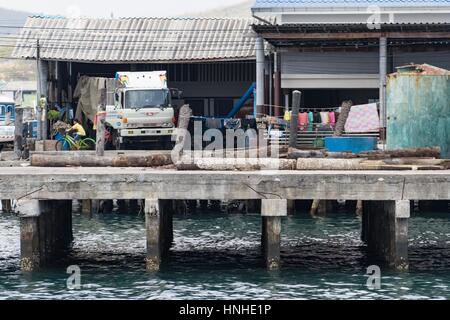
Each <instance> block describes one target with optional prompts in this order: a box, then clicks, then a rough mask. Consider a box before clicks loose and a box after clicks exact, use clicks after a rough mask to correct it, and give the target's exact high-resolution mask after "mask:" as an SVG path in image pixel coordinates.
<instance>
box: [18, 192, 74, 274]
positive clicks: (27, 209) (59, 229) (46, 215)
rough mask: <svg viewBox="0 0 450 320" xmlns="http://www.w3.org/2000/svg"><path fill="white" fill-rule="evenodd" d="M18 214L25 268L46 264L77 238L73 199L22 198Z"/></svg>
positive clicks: (38, 267)
mask: <svg viewBox="0 0 450 320" xmlns="http://www.w3.org/2000/svg"><path fill="white" fill-rule="evenodd" d="M18 213H19V216H20V221H21V227H20V242H21V268H22V271H24V272H33V271H36V270H39V269H41V268H44V267H46V266H47V265H49V264H51V263H52V262H53V261H54V259H56V258H58V257H59V256H61V255H62V254H63V253H64V252H65V250H66V249H67V248H68V246H69V245H70V243H71V242H72V241H73V233H72V202H71V201H68V200H64V201H39V200H21V201H19V204H18Z"/></svg>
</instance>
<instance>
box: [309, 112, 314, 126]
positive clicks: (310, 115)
mask: <svg viewBox="0 0 450 320" xmlns="http://www.w3.org/2000/svg"><path fill="white" fill-rule="evenodd" d="M313 123H314V113H312V112H308V124H313Z"/></svg>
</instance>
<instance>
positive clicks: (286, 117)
mask: <svg viewBox="0 0 450 320" xmlns="http://www.w3.org/2000/svg"><path fill="white" fill-rule="evenodd" d="M291 118H292V111H286V112H285V113H284V121H288V122H289V121H291Z"/></svg>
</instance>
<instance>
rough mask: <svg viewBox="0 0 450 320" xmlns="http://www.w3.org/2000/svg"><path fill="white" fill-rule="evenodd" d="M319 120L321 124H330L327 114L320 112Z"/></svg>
mask: <svg viewBox="0 0 450 320" xmlns="http://www.w3.org/2000/svg"><path fill="white" fill-rule="evenodd" d="M320 118H321V123H322V124H330V114H329V113H328V112H321V113H320Z"/></svg>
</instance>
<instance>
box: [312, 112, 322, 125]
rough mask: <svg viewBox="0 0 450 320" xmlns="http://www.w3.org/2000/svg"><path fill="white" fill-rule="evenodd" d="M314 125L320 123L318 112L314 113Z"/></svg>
mask: <svg viewBox="0 0 450 320" xmlns="http://www.w3.org/2000/svg"><path fill="white" fill-rule="evenodd" d="M314 123H322V118H321V117H320V113H319V112H314Z"/></svg>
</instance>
